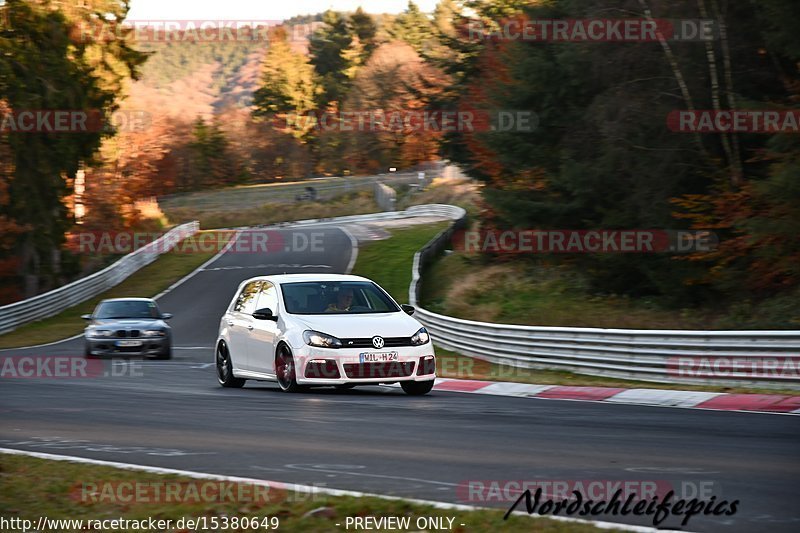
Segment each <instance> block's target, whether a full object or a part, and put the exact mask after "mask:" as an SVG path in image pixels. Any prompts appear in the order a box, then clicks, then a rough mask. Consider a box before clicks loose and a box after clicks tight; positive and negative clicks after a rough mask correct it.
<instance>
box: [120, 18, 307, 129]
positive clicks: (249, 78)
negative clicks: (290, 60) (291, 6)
mask: <svg viewBox="0 0 800 533" xmlns="http://www.w3.org/2000/svg"><path fill="white" fill-rule="evenodd" d="M308 19H309V20H305V19H304V20H293V21H292V24H291V25H290V26H289V29H290V32H291V33H290V35H291V36H292V37H293V43H292V44H293V47H294V48H295V49H296V50H298V51H300V52H305V51H307V49H308V37H309V36H310V34H311V33H312V32H313V31H314V29H316V28H317V27H318V26H319V25H320V24H321V22H318V21H316V20H314V17H309V18H308ZM164 40H165V41H167V42H158V43H145V44H141V45H140V46H139V49H140V50H142V51H145V52H148V53H150V54H151V56H150V58H149V59H148V61H147V63H145V65H144V67H143V68H142V77H141V79H140V80H139V81H137V82H134V83H133V84H132V86H131V89H130V91H129V92H130V96H129V98H128V101H127V102H126V103H125V107H128V108H136V109H146V110H148V111H150V112H158V113H161V114H164V115H169V116H181V117H184V118H188V119H193V118H195V117H196V116H198V115H202V116H205V117H209V116H210V115H212V114H213V113H215V112H219V111H221V110H222V109H224V108H226V107H230V106H234V107H248V106H249V105H250V103H251V101H252V96H253V92H254V91H255V90H256V89H257V88H258V85H259V83H260V72H261V60H262V58H263V57H264V54H265V53H266V51H267V43H266V42H264V41H263V40H258V41H246V42H192V41H186V40H181V39H172V40H167V39H164Z"/></svg>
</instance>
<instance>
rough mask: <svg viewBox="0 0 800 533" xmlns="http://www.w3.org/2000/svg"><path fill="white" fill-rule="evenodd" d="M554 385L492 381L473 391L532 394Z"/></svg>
mask: <svg viewBox="0 0 800 533" xmlns="http://www.w3.org/2000/svg"><path fill="white" fill-rule="evenodd" d="M553 387H554V385H527V384H525V383H508V382H499V383H492V384H491V385H487V386H485V387H483V388H481V389H478V390H476V391H475V394H491V395H498V396H533V395H534V394H539V393H540V392H543V391H546V390H548V389H551V388H553Z"/></svg>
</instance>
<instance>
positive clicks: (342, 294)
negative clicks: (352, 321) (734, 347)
mask: <svg viewBox="0 0 800 533" xmlns="http://www.w3.org/2000/svg"><path fill="white" fill-rule="evenodd" d="M352 305H353V289H342V290H340V291H339V292H338V293H337V295H336V302H335V303H332V304H330V305H329V306H328V308H327V309H325V312H326V313H341V312H342V311H349V310H350V306H352Z"/></svg>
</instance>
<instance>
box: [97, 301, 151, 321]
mask: <svg viewBox="0 0 800 533" xmlns="http://www.w3.org/2000/svg"><path fill="white" fill-rule="evenodd" d="M160 316H161V313H160V312H159V310H158V307H156V304H155V303H154V302H147V301H139V300H124V301H119V302H104V303H102V304H100V306H99V307H98V308H97V312H95V314H94V317H95V318H100V319H111V318H159V317H160Z"/></svg>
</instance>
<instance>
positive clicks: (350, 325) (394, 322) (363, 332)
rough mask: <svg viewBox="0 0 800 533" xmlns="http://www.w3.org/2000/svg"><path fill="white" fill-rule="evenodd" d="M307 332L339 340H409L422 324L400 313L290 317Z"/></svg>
mask: <svg viewBox="0 0 800 533" xmlns="http://www.w3.org/2000/svg"><path fill="white" fill-rule="evenodd" d="M292 318H293V319H294V320H295V321H296V322H297V323H298V324H300V325H301V326H302V327H305V328H307V329H313V330H316V331H319V332H321V333H327V334H328V335H333V336H334V337H338V338H340V339H352V338H370V337H374V336H376V335H379V336H381V337H410V336H412V335H413V334H414V333H416V332H417V331H418V330H419V328H421V327H422V324H420V323H419V322H417V320H416V319H414V318H412V317H410V316H409V315H407V314H405V313H403V312H397V313H376V314H363V315H360V314H359V315H292Z"/></svg>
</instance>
